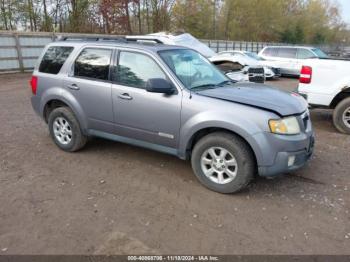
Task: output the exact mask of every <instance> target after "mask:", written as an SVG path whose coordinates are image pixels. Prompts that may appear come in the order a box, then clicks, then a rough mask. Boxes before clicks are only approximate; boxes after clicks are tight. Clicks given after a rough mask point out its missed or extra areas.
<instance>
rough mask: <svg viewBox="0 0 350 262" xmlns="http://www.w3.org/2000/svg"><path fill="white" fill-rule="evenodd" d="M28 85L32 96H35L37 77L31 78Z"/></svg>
mask: <svg viewBox="0 0 350 262" xmlns="http://www.w3.org/2000/svg"><path fill="white" fill-rule="evenodd" d="M29 83H30V86H31V88H32V93H33V95H36V89H37V87H38V77H37V76H32V79H31V80H30V81H29Z"/></svg>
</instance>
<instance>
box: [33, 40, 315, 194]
mask: <svg viewBox="0 0 350 262" xmlns="http://www.w3.org/2000/svg"><path fill="white" fill-rule="evenodd" d="M31 87H32V92H33V96H32V98H31V100H32V105H33V108H34V110H35V111H36V112H37V113H38V114H39V116H41V117H42V118H43V119H44V120H45V121H46V123H48V127H49V131H50V134H51V137H52V139H53V141H54V142H55V143H56V145H57V146H58V147H59V148H61V149H62V150H64V151H68V152H73V151H77V150H79V149H81V148H82V147H83V146H84V145H85V143H86V141H87V138H88V137H89V136H98V137H102V138H107V139H111V140H116V141H120V142H125V143H129V144H132V145H137V146H142V147H146V148H150V149H153V150H158V151H161V152H165V153H169V154H172V155H175V156H178V157H179V158H181V159H188V160H191V163H192V168H193V171H194V173H195V175H196V176H197V178H198V179H199V180H200V182H202V183H203V184H204V185H205V186H206V187H208V188H210V189H212V190H214V191H217V192H221V193H232V192H236V191H238V190H240V189H242V188H244V187H245V186H247V185H248V183H249V182H250V181H251V180H252V178H253V177H254V175H255V174H259V175H260V176H276V175H278V174H281V173H284V172H288V171H291V170H295V169H297V168H300V167H302V166H303V165H304V164H305V163H306V162H307V160H308V159H309V158H310V156H311V154H312V151H313V143H314V142H313V141H314V139H313V130H312V126H311V121H310V116H309V112H308V109H307V103H306V101H305V100H304V99H303V98H302V97H300V96H299V95H297V94H294V93H287V92H283V91H279V90H277V89H274V88H271V87H267V86H265V85H262V84H254V83H239V84H238V83H234V82H232V80H229V79H228V78H227V77H226V76H225V75H224V74H222V73H221V72H220V71H219V70H218V69H217V68H216V67H215V66H214V65H213V64H211V63H210V62H209V61H208V60H207V59H206V58H204V57H203V56H202V55H200V54H199V53H197V52H196V51H193V50H191V49H188V48H184V47H178V46H169V45H163V44H149V43H148V44H146V43H130V42H127V41H119V40H115V41H112V40H109V41H105V40H97V41H87V40H84V41H72V40H70V41H68V40H66V41H58V42H54V43H51V44H49V45H48V46H47V47H46V48H45V50H44V52H43V54H42V55H41V57H40V58H39V63H38V65H37V67H36V68H35V70H34V73H33V76H32V80H31Z"/></svg>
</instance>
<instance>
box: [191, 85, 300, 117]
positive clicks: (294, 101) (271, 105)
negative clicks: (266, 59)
mask: <svg viewBox="0 0 350 262" xmlns="http://www.w3.org/2000/svg"><path fill="white" fill-rule="evenodd" d="M196 93H197V94H199V95H203V96H207V97H212V98H217V99H221V100H225V101H231V102H235V103H240V104H245V105H249V106H253V107H257V108H262V109H265V110H268V111H272V112H275V113H277V114H278V115H280V116H288V115H295V114H301V113H303V112H304V111H305V110H306V109H307V102H306V101H305V99H304V98H303V97H301V96H300V95H298V94H296V93H290V92H285V91H281V90H278V89H276V88H274V87H270V86H267V85H263V84H254V83H236V84H232V85H227V86H225V87H218V88H215V89H207V90H203V91H198V92H196Z"/></svg>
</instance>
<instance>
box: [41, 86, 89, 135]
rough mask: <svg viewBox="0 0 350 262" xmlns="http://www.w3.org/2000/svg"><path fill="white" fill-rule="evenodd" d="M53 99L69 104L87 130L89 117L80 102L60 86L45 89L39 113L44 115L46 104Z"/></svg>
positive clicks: (81, 125) (83, 128)
mask: <svg viewBox="0 0 350 262" xmlns="http://www.w3.org/2000/svg"><path fill="white" fill-rule="evenodd" d="M52 100H59V101H62V102H63V103H65V104H67V105H68V106H69V108H70V109H71V110H72V111H73V113H74V115H75V116H76V118H77V119H78V121H79V124H80V127H81V128H82V130H83V131H86V130H87V128H88V122H87V117H86V115H85V113H84V111H83V109H82V107H81V105H80V103H79V102H78V100H77V99H76V98H75V97H74V96H73V95H72V94H71V93H70V92H69V91H67V90H64V89H62V88H59V87H53V88H49V89H47V90H45V91H44V92H43V93H42V95H41V99H40V107H39V114H40V116H42V117H43V116H44V109H45V105H46V104H47V103H48V102H49V101H52Z"/></svg>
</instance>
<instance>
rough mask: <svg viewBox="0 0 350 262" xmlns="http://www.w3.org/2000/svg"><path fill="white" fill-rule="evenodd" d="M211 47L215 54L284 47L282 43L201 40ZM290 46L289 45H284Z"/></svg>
mask: <svg viewBox="0 0 350 262" xmlns="http://www.w3.org/2000/svg"><path fill="white" fill-rule="evenodd" d="M201 41H202V42H203V43H204V44H206V45H207V46H209V47H210V48H211V49H212V50H213V51H214V52H216V53H218V52H221V51H226V50H243V51H251V52H255V53H259V52H260V50H261V49H263V48H264V47H265V46H269V45H274V46H276V45H282V44H281V43H272V42H270V43H265V42H244V41H226V40H201ZM283 45H288V44H283Z"/></svg>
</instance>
